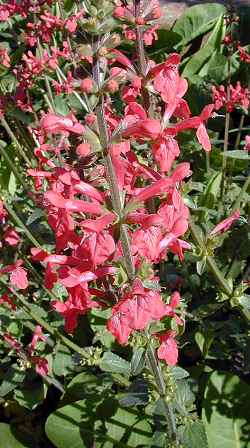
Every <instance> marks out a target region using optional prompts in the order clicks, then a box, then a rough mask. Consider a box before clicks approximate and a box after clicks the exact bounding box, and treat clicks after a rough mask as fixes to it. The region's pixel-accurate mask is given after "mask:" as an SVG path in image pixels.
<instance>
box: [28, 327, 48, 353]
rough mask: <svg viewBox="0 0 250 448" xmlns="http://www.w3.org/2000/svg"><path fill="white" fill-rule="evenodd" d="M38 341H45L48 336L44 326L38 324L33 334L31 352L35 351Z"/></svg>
mask: <svg viewBox="0 0 250 448" xmlns="http://www.w3.org/2000/svg"><path fill="white" fill-rule="evenodd" d="M38 341H43V342H45V341H46V338H45V336H44V335H43V332H42V327H41V326H40V325H36V327H35V330H34V333H33V336H32V341H31V343H30V346H29V351H30V354H32V353H33V352H34V351H35V349H36V345H37V342H38Z"/></svg>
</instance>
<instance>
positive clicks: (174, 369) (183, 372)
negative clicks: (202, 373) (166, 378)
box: [171, 366, 189, 381]
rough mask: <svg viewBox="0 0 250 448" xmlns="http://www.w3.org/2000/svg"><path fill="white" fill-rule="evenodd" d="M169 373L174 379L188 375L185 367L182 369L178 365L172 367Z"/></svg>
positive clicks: (180, 378) (181, 378)
mask: <svg viewBox="0 0 250 448" xmlns="http://www.w3.org/2000/svg"><path fill="white" fill-rule="evenodd" d="M171 374H172V375H173V377H174V379H175V381H177V380H183V379H184V378H188V377H189V373H188V372H187V371H186V370H185V369H183V368H182V367H179V366H174V367H172V369H171Z"/></svg>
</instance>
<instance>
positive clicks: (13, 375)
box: [0, 364, 25, 397]
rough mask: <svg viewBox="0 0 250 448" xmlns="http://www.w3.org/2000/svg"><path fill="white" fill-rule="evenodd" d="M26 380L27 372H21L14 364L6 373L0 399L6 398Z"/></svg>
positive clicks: (0, 390)
mask: <svg viewBox="0 0 250 448" xmlns="http://www.w3.org/2000/svg"><path fill="white" fill-rule="evenodd" d="M24 378H25V372H24V371H23V370H20V368H19V367H18V365H17V364H13V365H12V366H11V367H10V368H9V369H8V370H7V372H6V374H5V376H4V379H3V381H2V384H1V386H0V397H5V395H7V394H8V393H9V392H11V391H12V390H13V389H15V388H16V387H18V386H19V385H20V384H21V383H22V382H23V380H24Z"/></svg>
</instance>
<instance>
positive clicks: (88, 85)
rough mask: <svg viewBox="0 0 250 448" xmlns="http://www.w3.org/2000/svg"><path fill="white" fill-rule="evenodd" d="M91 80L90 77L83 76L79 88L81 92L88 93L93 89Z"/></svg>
mask: <svg viewBox="0 0 250 448" xmlns="http://www.w3.org/2000/svg"><path fill="white" fill-rule="evenodd" d="M93 85H94V84H93V80H92V79H91V78H85V79H83V80H82V82H81V84H80V89H81V91H82V92H85V93H90V92H92V90H93Z"/></svg>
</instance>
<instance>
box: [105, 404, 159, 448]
mask: <svg viewBox="0 0 250 448" xmlns="http://www.w3.org/2000/svg"><path fill="white" fill-rule="evenodd" d="M140 415H141V413H140V414H138V413H136V412H133V411H131V410H130V411H128V410H125V409H118V410H117V412H116V413H115V415H114V416H113V417H112V418H111V419H109V421H108V422H106V423H105V425H106V428H107V431H108V435H109V436H110V437H111V438H112V439H114V440H116V441H117V442H120V441H121V440H122V441H123V442H126V446H128V447H134V448H137V447H139V446H141V445H142V446H146V447H148V446H150V442H151V434H152V431H151V427H150V425H149V423H148V422H147V420H145V419H143V418H141V417H140Z"/></svg>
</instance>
